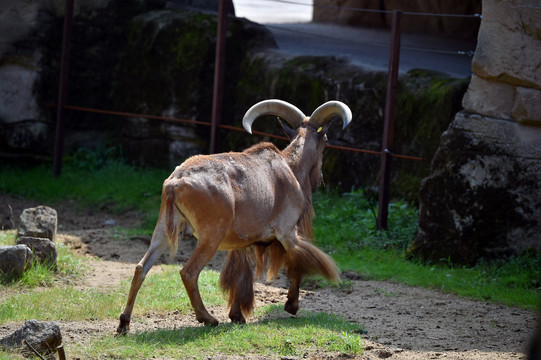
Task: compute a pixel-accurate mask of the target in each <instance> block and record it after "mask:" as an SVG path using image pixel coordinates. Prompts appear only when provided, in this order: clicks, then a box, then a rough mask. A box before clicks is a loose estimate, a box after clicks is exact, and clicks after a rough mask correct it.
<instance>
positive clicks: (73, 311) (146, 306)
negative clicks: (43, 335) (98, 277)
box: [0, 265, 225, 323]
mask: <svg viewBox="0 0 541 360" xmlns="http://www.w3.org/2000/svg"><path fill="white" fill-rule="evenodd" d="M218 276H219V274H218V273H216V272H214V271H207V270H204V271H203V272H202V273H201V275H200V289H199V290H200V292H201V297H202V298H203V301H204V302H205V304H206V305H207V306H215V305H224V304H225V300H224V298H223V296H222V294H221V292H220V290H219V288H218ZM128 289H129V282H128V280H126V281H124V282H123V284H122V286H121V288H120V289H118V290H115V292H112V291H109V290H106V291H100V290H97V289H84V288H77V287H74V286H54V287H46V288H35V289H34V290H31V289H30V290H29V289H27V291H22V292H18V293H15V294H14V295H12V296H11V297H10V300H9V301H4V302H2V303H0V323H2V322H6V321H23V320H26V319H39V320H89V319H92V320H106V319H111V318H115V319H116V318H117V317H118V315H119V313H120V311H121V309H123V308H124V305H125V301H126V297H127V294H128ZM37 295H39V296H37ZM179 306H180V307H179ZM179 309H180V310H181V311H182V312H183V313H186V314H187V313H190V312H191V311H192V310H191V307H190V303H189V299H188V296H187V295H186V291H184V287H183V285H182V283H181V281H180V276H179V273H178V266H173V265H170V266H164V267H163V271H162V272H160V273H157V274H153V273H152V271H151V272H150V273H149V275H148V276H147V279H146V280H145V284H144V286H142V287H141V291H140V292H139V295H138V297H137V301H136V305H135V309H134V312H135V313H136V314H137V315H136V316H134V317H135V318H138V317H140V316H141V314H144V313H146V312H148V311H151V310H152V311H155V312H164V313H165V312H167V311H173V310H179Z"/></svg>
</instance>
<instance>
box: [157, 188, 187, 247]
mask: <svg viewBox="0 0 541 360" xmlns="http://www.w3.org/2000/svg"><path fill="white" fill-rule="evenodd" d="M175 190H176V184H170V183H168V184H164V187H163V191H162V205H161V209H160V216H165V235H166V236H167V239H168V240H169V256H171V257H173V256H174V255H175V254H176V253H177V250H178V236H179V233H180V232H181V231H183V226H184V224H183V219H184V218H183V216H182V214H181V213H180V211H179V209H178V208H177V206H176V204H175V203H176V197H177V195H176V192H175ZM181 227H182V228H181Z"/></svg>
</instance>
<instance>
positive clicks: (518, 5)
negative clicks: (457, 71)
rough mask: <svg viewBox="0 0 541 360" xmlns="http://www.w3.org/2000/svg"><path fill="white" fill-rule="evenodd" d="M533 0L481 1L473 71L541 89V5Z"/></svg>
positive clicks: (488, 77) (492, 77)
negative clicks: (538, 34) (539, 34)
mask: <svg viewBox="0 0 541 360" xmlns="http://www.w3.org/2000/svg"><path fill="white" fill-rule="evenodd" d="M536 3H537V1H533V0H531V1H528V0H510V1H496V0H485V1H483V21H482V23H481V27H480V28H479V35H478V42H477V48H476V50H475V55H474V57H473V60H472V69H473V72H474V73H476V74H477V75H479V76H482V77H484V78H486V79H494V80H498V81H505V82H508V83H510V84H513V85H517V86H526V87H534V88H538V89H541V67H540V66H539V59H541V46H540V43H539V38H537V37H536V36H537V35H536V34H537V32H538V31H539V30H538V28H539V25H538V24H539V23H540V22H541V8H540V7H539V4H538V3H537V4H536ZM526 15H527V16H526ZM525 21H532V23H527V22H525ZM536 24H537V25H536ZM528 29H529V30H528ZM536 29H537V30H536Z"/></svg>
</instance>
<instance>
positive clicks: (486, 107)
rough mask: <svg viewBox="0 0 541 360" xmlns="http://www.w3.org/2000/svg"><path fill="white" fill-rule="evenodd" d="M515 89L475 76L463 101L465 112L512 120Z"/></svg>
mask: <svg viewBox="0 0 541 360" xmlns="http://www.w3.org/2000/svg"><path fill="white" fill-rule="evenodd" d="M515 92H516V91H515V87H514V86H512V85H509V84H506V83H502V82H497V81H489V80H486V79H483V78H481V77H479V76H476V75H473V76H472V78H471V81H470V85H469V87H468V91H467V92H466V94H465V95H464V98H463V99H462V106H464V110H466V111H469V112H475V113H478V114H483V115H486V116H491V117H496V118H500V119H511V111H512V110H513V106H514V104H515Z"/></svg>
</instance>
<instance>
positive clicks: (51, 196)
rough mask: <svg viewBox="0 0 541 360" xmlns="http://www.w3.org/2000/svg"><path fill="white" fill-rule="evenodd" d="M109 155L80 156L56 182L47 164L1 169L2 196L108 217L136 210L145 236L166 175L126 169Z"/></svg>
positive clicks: (161, 171)
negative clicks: (74, 207)
mask: <svg viewBox="0 0 541 360" xmlns="http://www.w3.org/2000/svg"><path fill="white" fill-rule="evenodd" d="M111 152H113V151H112V150H111V151H109V150H103V151H101V152H97V153H96V152H90V151H84V150H81V151H80V152H78V153H76V154H75V155H73V156H71V157H69V158H67V159H66V160H65V161H64V164H63V168H62V174H61V175H60V176H59V177H58V178H55V177H54V176H53V174H52V166H51V165H50V164H44V165H41V166H37V167H31V168H20V167H15V166H10V165H7V166H3V167H2V171H1V172H0V192H3V193H9V194H14V195H18V196H22V197H25V198H29V199H35V200H39V201H41V202H44V203H48V204H50V205H51V206H54V204H55V203H57V202H59V201H62V200H65V199H70V200H72V201H74V203H76V204H78V205H79V206H81V207H93V208H98V209H106V210H108V211H111V212H121V211H126V210H135V211H136V216H137V215H139V216H141V217H142V220H143V228H144V229H146V230H147V232H148V229H153V228H154V225H155V224H156V219H157V213H158V211H159V204H160V198H161V188H162V184H163V181H164V180H165V179H166V178H167V177H168V176H169V174H170V171H169V170H164V169H154V168H138V167H135V166H132V165H128V164H126V163H125V162H124V161H123V160H120V159H118V158H117V157H114V156H113V155H112V154H111ZM1 225H2V224H1V223H0V227H1ZM150 231H152V230H150Z"/></svg>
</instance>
